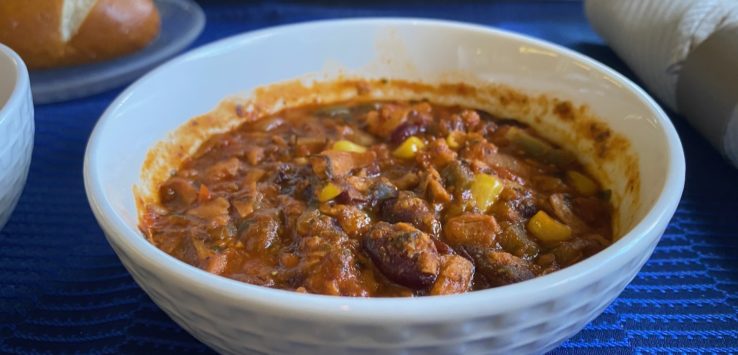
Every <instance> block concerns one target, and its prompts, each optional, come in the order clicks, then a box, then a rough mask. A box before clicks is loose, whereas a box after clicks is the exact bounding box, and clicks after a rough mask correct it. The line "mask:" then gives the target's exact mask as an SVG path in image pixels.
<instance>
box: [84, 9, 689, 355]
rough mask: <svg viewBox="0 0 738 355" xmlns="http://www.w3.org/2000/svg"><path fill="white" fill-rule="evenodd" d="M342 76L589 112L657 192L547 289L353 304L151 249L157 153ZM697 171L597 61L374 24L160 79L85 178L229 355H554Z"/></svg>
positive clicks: (255, 43)
mask: <svg viewBox="0 0 738 355" xmlns="http://www.w3.org/2000/svg"><path fill="white" fill-rule="evenodd" d="M339 67H340V68H343V70H344V71H346V72H349V73H353V74H361V75H365V76H372V77H377V76H388V77H393V78H406V79H411V80H415V79H418V78H423V79H426V80H433V79H434V78H437V77H438V74H439V73H446V74H447V73H449V72H459V71H463V72H466V73H471V74H472V75H474V76H476V77H477V79H479V80H482V81H485V80H486V81H494V82H499V83H506V84H510V85H512V86H514V87H517V88H519V89H522V90H525V91H527V92H528V91H529V92H532V93H553V94H554V95H555V96H558V97H562V98H565V99H572V100H574V101H577V102H583V103H587V104H588V105H589V106H590V107H591V109H592V111H593V112H595V113H596V114H598V115H599V116H601V117H602V118H603V120H605V121H607V122H608V124H609V125H610V127H611V128H612V129H613V130H614V131H616V132H619V133H620V134H622V135H624V136H626V137H627V138H628V139H629V140H630V141H631V143H632V149H633V151H635V152H636V154H637V155H638V160H639V168H640V185H641V186H643V188H642V189H641V192H640V197H639V200H638V201H631V203H630V204H629V205H628V206H623V208H622V209H624V210H627V211H628V213H625V214H623V216H625V217H624V218H623V220H621V221H620V222H619V223H620V225H621V229H622V230H623V231H624V232H625V233H624V235H623V236H622V238H621V239H619V240H618V241H617V242H616V243H614V245H612V246H611V247H609V248H607V249H606V250H604V251H602V252H600V253H598V254H596V255H594V256H593V257H590V258H588V259H586V260H584V261H582V262H580V263H578V264H575V265H573V266H571V267H569V268H566V269H564V270H561V271H558V272H555V273H553V274H550V275H547V276H544V277H539V278H536V279H533V280H530V281H526V282H522V283H519V284H514V285H510V286H505V287H501V288H496V289H490V290H484V291H477V292H471V293H467V294H463V295H454V296H443V297H425V298H416V299H351V298H345V297H329V296H319V295H305V294H298V293H293V292H288V291H282V290H274V289H269V288H262V287H258V286H253V285H248V284H245V283H240V282H237V281H233V280H229V279H226V278H222V277H219V276H215V275H212V274H209V273H207V272H204V271H202V270H199V269H197V268H194V267H192V266H189V265H187V264H184V263H182V262H180V261H178V260H176V259H175V258H173V257H170V256H169V255H167V254H165V253H164V252H162V251H160V250H158V249H157V248H155V247H154V246H153V245H151V244H149V243H148V242H147V241H146V240H145V239H144V238H143V236H142V234H141V233H140V232H139V230H138V228H137V213H136V209H135V204H134V199H133V194H132V191H131V188H132V186H134V185H136V184H138V183H139V179H140V178H139V173H140V169H141V166H142V163H143V160H144V157H145V155H146V152H147V151H148V150H149V148H151V147H152V146H153V145H154V144H155V143H156V142H157V141H159V140H161V139H163V138H165V137H166V136H167V133H168V132H170V131H172V130H174V129H175V128H176V127H178V126H179V125H181V124H182V123H184V122H185V121H186V120H187V119H189V118H191V117H193V116H195V115H198V114H201V113H204V112H207V111H209V110H210V109H212V108H213V107H214V106H215V105H216V104H217V103H218V102H219V101H220V100H221V99H223V98H225V97H227V96H229V95H231V94H233V93H236V92H239V91H243V90H249V89H252V88H254V87H256V86H259V85H264V84H268V83H273V82H278V81H282V80H286V79H292V78H295V77H299V76H301V75H303V74H305V73H325V72H336V68H339ZM684 169H685V167H684V156H683V152H682V148H681V143H680V141H679V138H678V136H677V134H676V132H675V131H674V128H673V126H672V125H671V123H670V121H669V119H668V117H667V116H666V115H665V114H664V112H663V111H662V110H661V109H660V108H659V107H658V105H656V104H655V103H654V101H653V100H652V99H651V98H650V97H649V96H648V95H646V94H645V93H644V92H643V90H641V89H640V88H638V87H637V86H636V85H635V84H633V83H632V82H631V81H629V80H627V79H626V78H624V77H623V76H621V75H620V74H618V73H616V72H614V71H613V70H611V69H609V68H607V67H605V66H603V65H602V64H600V63H598V62H596V61H594V60H592V59H590V58H587V57H585V56H582V55H580V54H577V53H574V52H572V51H569V50H567V49H565V48H562V47H559V46H556V45H552V44H549V43H546V42H542V41H539V40H535V39H531V38H528V37H525V36H520V35H516V34H512V33H508V32H504V31H499V30H494V29H490V28H486V27H480V26H472V25H467V24H459V23H450V22H439V21H427V20H407V19H361V20H341V21H326V22H315V23H306V24H298V25H291V26H285V27H277V28H272V29H266V30H262V31H256V32H251V33H246V34H243V35H239V36H236V37H233V38H229V39H225V40H222V41H219V42H216V43H213V44H210V45H207V46H205V47H202V48H199V49H197V50H194V51H192V52H190V53H187V54H185V55H183V56H181V57H179V58H177V59H175V60H173V61H171V62H169V63H167V64H165V65H163V66H161V67H160V68H158V69H156V70H155V71H153V72H151V73H149V74H148V75H146V76H145V77H143V78H142V79H140V80H139V81H138V82H136V83H135V84H133V85H132V86H131V87H130V88H128V89H127V90H126V91H125V92H124V93H122V94H121V95H120V96H119V97H118V98H117V99H116V100H115V102H113V103H112V104H111V106H110V107H109V108H108V110H107V111H106V112H105V113H104V114H103V116H102V117H101V118H100V121H99V123H98V124H97V126H96V128H95V130H94V132H93V134H92V136H91V138H90V141H89V144H88V147H87V152H86V156H85V168H84V176H85V187H86V190H87V195H88V198H89V201H90V204H91V206H92V209H93V211H94V213H95V216H96V217H97V219H98V221H99V222H100V225H101V226H102V228H103V230H104V231H105V234H106V236H107V238H108V240H109V242H110V244H111V245H112V246H113V248H114V249H115V251H116V253H117V254H118V256H119V257H120V259H121V261H122V262H123V264H124V265H125V266H126V268H127V269H128V270H129V271H130V272H131V274H132V275H133V277H134V279H135V280H136V281H137V282H138V283H139V284H140V285H141V287H142V288H143V289H144V290H145V291H146V292H147V293H148V294H149V295H150V296H151V298H152V299H153V300H154V301H155V302H156V303H157V304H158V305H159V306H160V307H161V308H162V309H163V310H164V311H166V312H167V313H168V314H169V315H170V316H171V317H172V318H173V319H174V320H175V321H176V322H177V323H179V324H180V325H181V326H182V327H184V328H185V329H187V330H188V331H189V332H190V333H192V334H193V335H194V336H195V337H196V338H198V339H200V340H201V341H203V342H205V343H206V344H208V345H209V346H211V347H213V348H214V349H216V350H218V351H221V352H225V353H243V352H248V351H254V352H270V353H330V354H335V353H375V352H381V353H417V354H431V353H470V354H471V353H531V352H542V351H546V350H549V349H552V348H554V347H556V346H557V345H558V344H559V343H561V342H562V341H563V340H565V339H566V338H568V337H570V336H572V335H574V334H575V333H577V332H578V331H579V330H580V329H582V327H584V326H585V325H586V324H587V323H588V322H589V321H591V320H592V319H594V318H595V317H596V316H597V315H599V314H600V313H601V312H602V310H603V309H604V308H605V307H606V306H607V305H608V304H609V303H610V302H611V301H612V300H613V299H615V297H617V295H618V294H619V293H620V292H621V291H622V290H623V288H624V287H625V286H626V285H627V284H628V282H630V280H632V279H633V277H634V276H635V274H636V273H637V272H638V270H639V269H640V268H641V266H642V265H643V264H644V263H645V261H646V260H647V259H648V258H649V256H650V255H651V252H652V251H653V248H654V247H655V246H656V243H657V242H658V240H659V238H660V236H661V234H662V232H663V231H664V229H665V228H666V226H667V224H668V222H669V220H670V218H671V217H672V215H673V213H674V211H675V209H676V206H677V203H678V202H679V199H680V197H681V193H682V189H683V185H684ZM614 175H616V176H615V180H617V179H618V176H617V175H618V173H617V172H616V173H615V174H614ZM621 188H624V187H622V186H621ZM615 192H616V193H618V191H615Z"/></svg>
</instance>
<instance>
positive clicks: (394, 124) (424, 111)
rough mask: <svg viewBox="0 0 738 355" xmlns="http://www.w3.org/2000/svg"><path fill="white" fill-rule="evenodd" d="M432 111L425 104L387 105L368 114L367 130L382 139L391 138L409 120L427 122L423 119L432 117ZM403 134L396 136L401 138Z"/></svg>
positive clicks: (366, 118)
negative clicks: (412, 117) (413, 117)
mask: <svg viewBox="0 0 738 355" xmlns="http://www.w3.org/2000/svg"><path fill="white" fill-rule="evenodd" d="M431 110H432V107H431V106H430V105H429V104H428V103H425V102H421V103H419V104H416V105H412V106H407V105H395V104H385V105H382V107H381V108H380V109H379V110H373V111H369V112H368V113H367V115H366V117H365V120H366V124H367V130H368V131H369V132H371V133H372V134H375V135H377V136H380V137H382V138H390V137H392V136H393V133H394V132H395V130H397V128H398V127H400V126H401V125H403V124H404V123H405V122H406V121H408V118H410V117H411V116H415V117H417V118H415V119H413V121H414V120H417V121H419V122H422V121H425V119H423V117H424V116H428V115H430V113H431ZM431 120H432V117H431ZM408 127H412V126H408ZM402 134H403V132H400V133H397V134H396V135H397V136H401V135H402Z"/></svg>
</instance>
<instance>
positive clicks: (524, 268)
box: [472, 251, 536, 286]
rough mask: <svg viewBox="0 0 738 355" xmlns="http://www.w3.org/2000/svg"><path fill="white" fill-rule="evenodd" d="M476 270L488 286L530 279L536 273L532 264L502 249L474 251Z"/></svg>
mask: <svg viewBox="0 0 738 355" xmlns="http://www.w3.org/2000/svg"><path fill="white" fill-rule="evenodd" d="M472 256H473V257H474V261H475V264H476V266H477V271H478V272H479V273H481V274H482V275H483V276H484V278H485V279H486V280H487V282H488V283H489V284H490V286H504V285H509V284H513V283H516V282H521V281H525V280H530V279H532V278H534V277H535V276H536V275H535V273H534V272H533V270H532V268H533V267H532V264H530V263H529V262H527V261H525V260H524V259H521V258H518V257H517V256H514V255H512V254H510V253H506V252H502V251H484V252H481V253H475V254H473V255H472Z"/></svg>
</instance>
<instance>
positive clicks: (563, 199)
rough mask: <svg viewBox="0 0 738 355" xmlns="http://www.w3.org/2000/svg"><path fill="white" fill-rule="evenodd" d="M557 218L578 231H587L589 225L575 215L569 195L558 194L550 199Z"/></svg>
mask: <svg viewBox="0 0 738 355" xmlns="http://www.w3.org/2000/svg"><path fill="white" fill-rule="evenodd" d="M549 202H550V203H551V208H552V209H553V212H554V214H555V215H556V217H557V218H558V219H559V220H561V221H562V222H564V223H565V224H566V225H568V226H569V227H571V228H572V229H574V230H576V231H584V230H587V229H588V228H587V225H586V224H585V223H584V222H583V221H582V220H581V219H580V218H579V217H578V216H577V215H576V214H575V213H574V211H573V206H572V200H571V197H570V196H569V195H568V194H563V193H557V194H552V195H551V196H550V197H549Z"/></svg>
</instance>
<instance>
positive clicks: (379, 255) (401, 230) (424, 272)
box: [363, 222, 440, 289]
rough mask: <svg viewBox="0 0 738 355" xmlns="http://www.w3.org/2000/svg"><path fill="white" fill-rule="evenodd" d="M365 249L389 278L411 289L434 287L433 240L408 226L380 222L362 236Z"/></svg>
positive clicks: (436, 269)
mask: <svg viewBox="0 0 738 355" xmlns="http://www.w3.org/2000/svg"><path fill="white" fill-rule="evenodd" d="M363 246H364V250H366V252H367V254H369V256H370V257H371V259H372V261H373V262H374V264H375V265H376V266H377V268H378V269H379V270H380V271H381V272H382V273H383V274H384V275H385V276H387V278H388V279H390V280H392V281H394V282H396V283H398V284H400V285H403V286H407V287H410V288H414V289H421V288H425V287H428V286H430V285H432V284H433V282H434V281H435V280H436V277H437V276H438V272H439V268H440V257H439V255H438V251H437V250H436V246H435V244H434V243H433V240H432V239H431V237H430V236H428V235H427V234H425V233H423V232H421V231H419V230H417V229H416V228H415V227H413V226H412V225H410V224H407V223H396V224H389V223H387V222H379V223H377V224H375V225H374V226H372V228H371V229H370V230H369V232H368V233H366V234H365V235H364V240H363Z"/></svg>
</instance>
